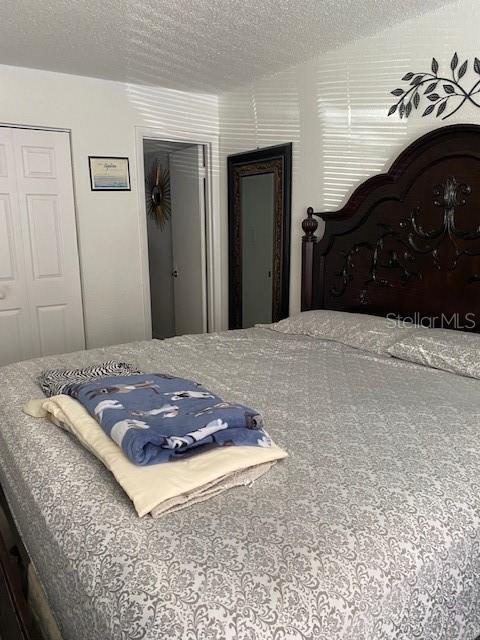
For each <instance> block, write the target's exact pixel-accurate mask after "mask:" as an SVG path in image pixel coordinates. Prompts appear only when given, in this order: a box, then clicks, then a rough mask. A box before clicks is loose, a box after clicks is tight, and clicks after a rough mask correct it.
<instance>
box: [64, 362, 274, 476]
mask: <svg viewBox="0 0 480 640" xmlns="http://www.w3.org/2000/svg"><path fill="white" fill-rule="evenodd" d="M63 393H66V394H67V395H70V396H72V397H73V398H75V399H76V400H78V401H79V402H80V403H81V404H82V405H83V406H84V407H85V409H86V410H87V411H88V412H89V413H90V415H91V416H93V417H94V418H95V419H96V420H97V421H98V423H99V424H100V425H101V427H102V429H103V430H104V431H105V433H106V434H107V435H109V436H110V437H111V438H112V439H113V440H114V441H115V442H116V443H117V444H118V445H119V446H120V447H122V449H123V451H124V452H125V454H126V455H127V456H128V458H129V459H130V460H131V461H132V462H134V463H135V464H141V465H146V464H155V463H158V462H168V461H170V460H176V459H180V458H184V457H185V456H187V455H191V454H193V453H199V452H201V451H205V450H207V449H209V448H211V447H221V446H229V445H242V446H245V445H249V446H262V447H269V446H271V441H270V438H269V437H268V435H267V434H266V433H265V431H263V430H262V426H263V423H262V418H261V416H260V415H259V414H258V413H257V412H256V411H254V410H253V409H249V408H248V407H245V406H243V405H240V404H232V403H230V402H224V401H223V400H222V399H221V398H219V397H218V396H216V395H215V394H213V393H211V392H210V391H208V390H207V389H205V388H204V387H202V386H201V385H199V384H198V383H196V382H193V381H192V380H185V379H184V378H177V377H174V376H169V375H166V374H162V373H155V374H151V373H150V374H140V375H130V376H111V377H107V378H102V379H99V380H95V381H92V382H87V383H81V384H77V383H73V384H71V385H67V386H66V387H65V388H64V390H63Z"/></svg>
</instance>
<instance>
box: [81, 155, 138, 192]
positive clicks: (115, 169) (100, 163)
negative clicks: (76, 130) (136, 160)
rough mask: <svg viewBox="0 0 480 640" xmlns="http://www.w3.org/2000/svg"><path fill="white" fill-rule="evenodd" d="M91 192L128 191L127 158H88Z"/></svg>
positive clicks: (128, 170)
mask: <svg viewBox="0 0 480 640" xmlns="http://www.w3.org/2000/svg"><path fill="white" fill-rule="evenodd" d="M88 163H89V166H90V185H91V188H92V191H130V167H129V165H128V158H116V157H104V156H88Z"/></svg>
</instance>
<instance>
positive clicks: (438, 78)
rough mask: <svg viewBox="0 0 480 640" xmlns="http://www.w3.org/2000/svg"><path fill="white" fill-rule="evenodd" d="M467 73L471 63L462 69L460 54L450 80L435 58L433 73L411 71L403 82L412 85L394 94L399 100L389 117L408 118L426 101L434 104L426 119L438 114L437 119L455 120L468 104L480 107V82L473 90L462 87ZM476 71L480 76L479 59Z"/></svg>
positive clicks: (425, 114)
mask: <svg viewBox="0 0 480 640" xmlns="http://www.w3.org/2000/svg"><path fill="white" fill-rule="evenodd" d="M467 69H468V60H465V62H463V63H462V64H461V65H460V66H459V58H458V54H457V53H456V52H455V53H454V54H453V57H452V60H451V62H450V71H451V77H450V78H448V77H446V75H445V76H443V75H442V74H440V71H439V64H438V62H437V60H436V59H435V58H433V59H432V65H431V72H430V71H428V72H427V71H423V72H414V71H409V72H408V73H406V74H405V75H404V76H403V78H402V81H404V82H408V83H409V85H408V87H407V88H405V89H402V88H400V87H399V88H398V89H394V90H393V91H392V92H391V93H392V95H394V96H395V97H397V98H398V100H397V102H396V103H395V104H393V105H392V106H391V107H390V110H389V112H388V115H389V116H391V115H393V114H394V113H396V112H398V115H399V116H400V118H403V117H405V118H408V117H409V116H410V115H411V114H412V113H414V112H415V111H416V110H417V109H418V108H419V107H420V104H421V102H422V100H428V101H429V103H430V104H428V106H427V107H426V109H425V110H424V111H423V113H422V116H428V115H430V114H432V113H434V112H435V117H437V118H439V117H440V116H441V119H442V120H445V119H446V118H450V116H453V114H454V113H456V112H457V111H458V110H459V109H460V108H461V107H462V106H463V105H464V104H465V103H466V102H468V103H470V104H473V105H474V106H475V107H480V102H477V99H475V96H476V95H477V94H479V93H480V79H478V80H477V81H476V82H474V84H473V85H472V87H471V88H470V89H469V90H468V89H465V88H464V87H463V86H462V85H461V83H460V81H461V80H462V78H463V77H464V76H465V74H466V73H467ZM473 70H474V72H475V73H476V74H477V75H478V76H480V60H479V59H478V58H475V59H474V62H473ZM479 99H480V97H479Z"/></svg>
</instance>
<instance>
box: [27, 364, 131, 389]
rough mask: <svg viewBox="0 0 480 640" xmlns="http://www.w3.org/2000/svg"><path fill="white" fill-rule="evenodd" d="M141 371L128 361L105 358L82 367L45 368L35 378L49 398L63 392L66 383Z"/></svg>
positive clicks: (126, 374) (128, 374)
mask: <svg viewBox="0 0 480 640" xmlns="http://www.w3.org/2000/svg"><path fill="white" fill-rule="evenodd" d="M137 373H142V372H141V371H139V370H138V369H137V368H136V367H134V366H133V365H132V364H129V363H128V362H116V361H115V360H107V361H106V362H102V363H101V364H94V365H91V366H90V367H83V368H82V369H46V370H45V371H42V373H41V374H40V375H39V376H38V378H37V383H38V384H39V385H40V387H41V388H42V391H43V393H44V394H45V395H46V396H47V398H49V397H50V396H56V395H59V394H61V393H63V392H64V389H65V387H66V386H67V385H70V384H72V383H85V382H90V381H92V380H97V379H98V378H106V377H107V376H130V375H134V374H137Z"/></svg>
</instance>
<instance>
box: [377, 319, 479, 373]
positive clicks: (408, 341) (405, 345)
mask: <svg viewBox="0 0 480 640" xmlns="http://www.w3.org/2000/svg"><path fill="white" fill-rule="evenodd" d="M388 352H389V353H390V355H392V356H394V357H395V358H400V359H401V360H407V361H408V362H416V363H417V364H423V365H426V366H427V367H432V368H434V369H442V370H443V371H450V372H451V373H457V374H459V375H462V376H468V377H470V378H479V379H480V335H478V334H476V333H467V332H465V331H453V330H449V329H417V330H416V331H414V332H412V333H410V334H408V336H404V338H403V339H402V340H400V341H399V342H396V343H395V344H393V345H392V346H391V347H389V349H388Z"/></svg>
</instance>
